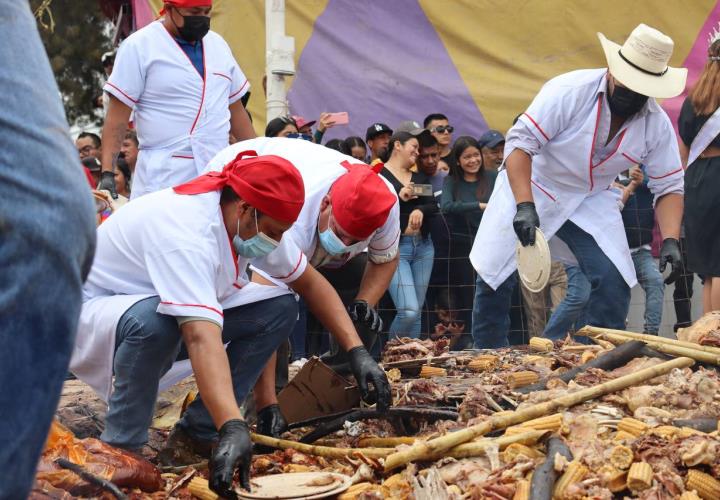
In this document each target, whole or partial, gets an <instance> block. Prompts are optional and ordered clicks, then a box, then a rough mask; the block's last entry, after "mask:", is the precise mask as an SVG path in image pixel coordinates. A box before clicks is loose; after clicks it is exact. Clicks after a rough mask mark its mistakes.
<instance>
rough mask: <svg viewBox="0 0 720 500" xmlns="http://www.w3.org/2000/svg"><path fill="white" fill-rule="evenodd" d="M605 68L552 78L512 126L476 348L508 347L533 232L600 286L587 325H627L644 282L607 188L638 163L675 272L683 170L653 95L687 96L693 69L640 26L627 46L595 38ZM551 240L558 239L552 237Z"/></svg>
mask: <svg viewBox="0 0 720 500" xmlns="http://www.w3.org/2000/svg"><path fill="white" fill-rule="evenodd" d="M598 37H599V38H600V42H601V44H602V48H603V50H604V51H605V57H606V59H607V65H608V67H607V69H606V68H602V69H589V70H579V71H573V72H571V73H567V74H564V75H560V76H558V77H555V78H553V79H552V80H550V81H549V82H547V83H546V84H545V85H544V86H543V88H542V89H541V90H540V93H539V94H538V95H537V96H536V97H535V99H534V100H533V102H532V103H531V104H530V107H529V108H528V109H527V111H526V112H525V113H523V114H522V115H521V116H520V118H519V119H518V121H517V123H516V124H515V125H514V126H513V128H512V129H510V131H509V133H508V136H507V140H506V144H505V158H506V159H505V162H504V167H505V168H504V170H503V171H502V172H501V173H500V174H499V175H498V180H497V183H496V185H495V190H494V192H493V195H492V197H491V198H490V202H489V206H488V209H487V210H486V211H485V214H484V216H483V220H482V223H481V224H480V228H479V230H478V233H477V236H476V238H475V245H474V246H473V249H472V252H471V254H470V259H471V260H472V263H473V265H474V267H475V269H476V270H477V272H478V279H477V288H476V295H475V305H474V309H473V336H474V338H475V345H476V347H500V346H503V345H507V331H508V325H509V320H508V317H507V316H508V314H507V313H508V311H509V307H510V295H511V291H512V287H513V284H514V279H515V278H514V271H515V269H516V268H517V263H516V259H515V247H516V243H517V239H519V240H520V243H521V244H522V245H523V246H527V245H533V244H534V243H535V233H536V228H538V227H539V228H540V229H542V232H543V233H544V235H545V237H546V238H548V239H549V240H550V247H551V249H552V252H553V255H554V256H555V257H562V254H563V253H564V254H565V258H566V260H567V259H568V258H569V259H574V260H576V261H577V262H578V263H579V265H580V268H581V269H582V271H583V273H584V274H585V275H586V276H587V278H588V280H589V281H590V283H591V284H592V294H591V296H590V301H589V303H588V311H587V319H588V322H589V323H590V324H593V325H597V326H604V327H609V328H620V329H622V328H624V327H625V318H626V317H627V312H628V307H629V301H630V287H632V286H634V285H635V284H636V282H637V280H636V278H635V271H634V268H633V263H632V258H631V256H630V251H629V248H628V243H627V239H626V238H625V233H624V229H623V223H622V219H621V217H620V211H619V210H618V202H619V200H620V193H619V192H618V191H616V190H614V189H611V188H610V186H611V184H612V182H613V181H614V180H615V178H616V177H617V175H618V174H619V173H620V172H622V171H624V170H627V169H628V168H630V167H632V166H633V165H637V164H640V163H642V164H643V165H645V167H646V169H647V173H648V177H649V180H650V181H649V187H650V190H651V191H652V192H653V194H654V196H655V200H656V213H657V219H658V223H659V225H660V230H661V232H662V235H663V238H664V241H663V245H662V249H661V253H660V270H661V271H663V270H664V269H665V267H666V266H667V264H671V266H672V274H671V276H670V278H669V281H672V280H674V279H675V277H676V274H677V273H678V272H679V266H680V251H679V246H678V237H679V231H680V221H681V219H682V212H683V170H682V168H681V164H680V156H679V153H678V148H677V141H676V139H675V133H674V131H673V127H672V125H671V123H670V119H669V118H668V116H667V115H666V114H665V112H664V111H663V110H662V109H661V108H660V106H659V105H658V103H657V102H656V101H655V98H668V97H673V96H676V95H678V94H680V93H681V92H682V91H683V88H684V87H685V79H686V76H687V70H686V69H684V68H671V67H669V66H668V62H669V60H670V56H671V55H672V51H673V41H672V39H670V38H669V37H668V36H666V35H664V34H663V33H661V32H659V31H657V30H656V29H653V28H650V27H649V26H646V25H644V24H640V25H639V26H638V27H637V28H635V29H634V30H633V32H632V33H631V34H630V36H629V37H628V39H627V41H625V43H624V44H623V45H622V46H620V45H618V44H616V43H613V42H611V41H610V40H608V39H607V38H605V36H604V35H602V34H599V33H598ZM551 238H552V239H551Z"/></svg>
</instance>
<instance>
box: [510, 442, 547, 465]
mask: <svg viewBox="0 0 720 500" xmlns="http://www.w3.org/2000/svg"><path fill="white" fill-rule="evenodd" d="M520 455H524V456H526V457H528V458H540V457H542V456H543V454H542V453H541V452H539V451H538V450H536V449H535V448H531V447H529V446H525V445H524V444H520V443H512V444H511V445H509V446H508V447H507V448H505V450H503V452H502V453H500V456H501V457H502V459H503V461H504V462H505V463H508V462H511V461H512V460H513V459H514V458H516V457H518V456H520Z"/></svg>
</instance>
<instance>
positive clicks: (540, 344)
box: [529, 337, 555, 352]
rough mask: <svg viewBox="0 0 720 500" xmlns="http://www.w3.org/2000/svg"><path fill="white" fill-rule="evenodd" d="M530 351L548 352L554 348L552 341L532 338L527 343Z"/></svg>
mask: <svg viewBox="0 0 720 500" xmlns="http://www.w3.org/2000/svg"><path fill="white" fill-rule="evenodd" d="M529 345H530V350H531V351H537V352H550V351H552V350H553V347H555V344H554V343H553V341H552V340H550V339H546V338H543V337H533V338H531V339H530V342H529Z"/></svg>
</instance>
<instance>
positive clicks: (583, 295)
mask: <svg viewBox="0 0 720 500" xmlns="http://www.w3.org/2000/svg"><path fill="white" fill-rule="evenodd" d="M565 274H567V293H566V294H565V298H564V299H563V301H562V302H561V303H560V305H559V306H558V307H557V309H555V311H554V312H553V313H552V316H550V321H548V324H547V326H546V327H545V331H544V332H543V337H546V338H549V339H552V340H558V339H562V338H565V335H566V334H567V333H568V332H569V331H570V330H572V329H578V328H581V327H583V326H585V319H584V312H585V306H586V305H587V302H588V300H589V299H590V282H589V281H588V280H587V278H586V277H585V275H584V274H583V272H582V269H580V266H565Z"/></svg>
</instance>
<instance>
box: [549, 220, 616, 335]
mask: <svg viewBox="0 0 720 500" xmlns="http://www.w3.org/2000/svg"><path fill="white" fill-rule="evenodd" d="M556 236H557V237H558V238H560V239H561V240H562V241H564V242H565V244H566V245H567V246H568V247H569V248H570V250H571V251H572V253H573V254H574V255H575V258H576V259H577V261H578V264H579V265H580V269H582V272H583V274H585V277H586V278H587V279H588V281H589V282H590V286H591V290H590V298H589V299H588V304H587V309H586V311H587V313H586V314H587V323H588V324H590V325H593V326H599V327H604V328H614V329H617V330H624V329H625V321H626V319H627V314H628V310H629V308H630V287H629V286H628V285H627V283H626V282H625V279H624V278H623V277H622V275H621V274H620V271H618V270H617V268H616V267H615V264H613V263H612V261H611V260H610V259H609V258H608V257H607V255H605V254H604V253H603V251H602V250H601V249H600V247H599V246H598V244H597V242H596V241H595V238H593V237H592V235H591V234H589V233H586V232H585V231H583V230H582V229H580V228H579V227H578V226H576V225H575V224H574V223H572V222H570V221H567V222H565V224H563V225H562V226H561V227H560V229H559V230H558V232H557V233H556Z"/></svg>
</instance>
